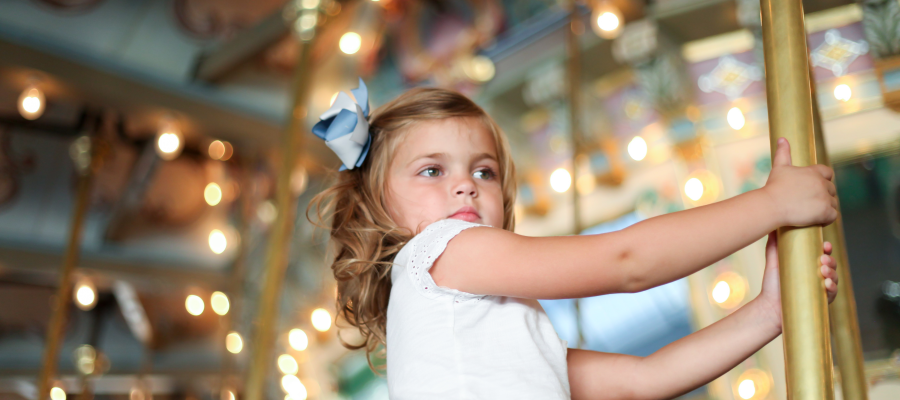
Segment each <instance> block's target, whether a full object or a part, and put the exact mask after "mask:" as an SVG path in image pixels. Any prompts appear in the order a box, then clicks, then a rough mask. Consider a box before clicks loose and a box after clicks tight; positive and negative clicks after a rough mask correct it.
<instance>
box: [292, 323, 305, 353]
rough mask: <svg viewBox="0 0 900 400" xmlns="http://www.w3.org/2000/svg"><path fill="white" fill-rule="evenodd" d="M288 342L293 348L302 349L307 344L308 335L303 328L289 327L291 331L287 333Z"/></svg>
mask: <svg viewBox="0 0 900 400" xmlns="http://www.w3.org/2000/svg"><path fill="white" fill-rule="evenodd" d="M288 343H290V344H291V347H293V348H294V350H297V351H303V350H306V348H307V347H308V346H309V337H308V336H306V332H304V331H303V329H299V328H297V329H291V332H290V333H289V334H288Z"/></svg>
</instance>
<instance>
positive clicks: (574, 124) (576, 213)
mask: <svg viewBox="0 0 900 400" xmlns="http://www.w3.org/2000/svg"><path fill="white" fill-rule="evenodd" d="M567 5H568V7H569V10H568V11H569V26H568V29H566V56H567V57H566V60H567V62H566V83H567V86H568V96H569V134H570V135H571V136H570V138H571V140H572V183H571V186H570V188H571V189H572V231H573V233H574V234H575V235H579V234H581V231H582V230H584V228H583V227H582V226H581V195H580V194H579V193H578V177H579V176H578V172H579V171H578V160H579V157H580V156H581V147H582V143H581V119H580V117H581V47H580V43H579V41H578V37H579V36H581V34H582V33H584V24H583V23H582V22H581V19H580V18H579V13H578V4H576V2H575V0H569V2H568V4H567ZM574 306H575V326H576V330H577V331H578V340H577V342H576V343H575V348H581V346H582V345H583V344H584V335H583V334H582V332H581V329H582V324H581V301H580V300H579V299H575V302H574Z"/></svg>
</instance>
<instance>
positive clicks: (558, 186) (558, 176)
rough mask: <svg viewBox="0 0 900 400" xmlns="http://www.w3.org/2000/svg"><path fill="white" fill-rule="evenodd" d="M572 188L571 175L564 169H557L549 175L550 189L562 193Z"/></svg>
mask: <svg viewBox="0 0 900 400" xmlns="http://www.w3.org/2000/svg"><path fill="white" fill-rule="evenodd" d="M570 186H572V175H571V174H569V171H568V170H567V169H565V168H557V169H556V171H553V173H552V174H550V187H551V188H553V190H554V191H556V192H558V193H564V192H565V191H566V190H569V187H570Z"/></svg>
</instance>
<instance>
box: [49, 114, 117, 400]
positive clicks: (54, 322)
mask: <svg viewBox="0 0 900 400" xmlns="http://www.w3.org/2000/svg"><path fill="white" fill-rule="evenodd" d="M89 126H90V127H89V128H88V131H90V130H95V131H96V132H90V133H92V135H91V136H92V138H91V142H90V143H91V145H90V152H91V161H90V163H89V164H88V165H87V166H86V168H84V169H81V170H78V169H79V168H78V163H76V170H78V186H77V190H76V193H75V205H74V207H73V208H72V223H71V225H69V239H68V242H67V244H66V254H65V256H64V258H63V265H62V270H61V271H60V273H59V287H58V288H57V290H56V296H55V297H54V300H53V314H52V315H51V316H50V323H49V324H48V326H47V336H46V340H45V341H44V342H45V343H46V344H45V346H44V357H43V360H42V366H41V373H40V375H39V376H38V382H37V383H38V400H45V399H47V398H48V396H49V394H50V387H51V386H50V384H51V381H52V380H53V378H54V376H56V365H57V363H58V362H59V351H60V347H62V341H63V336H64V335H65V331H64V328H65V325H66V317H67V315H68V312H69V301H71V299H72V273H73V272H74V271H75V265H76V264H77V263H78V257H79V254H80V250H81V230H82V227H83V226H84V217H85V214H87V209H88V205H89V204H90V200H91V186H92V184H93V181H94V174H95V173H96V172H97V168H98V167H99V165H100V162H101V157H102V156H103V152H104V150H105V149H104V148H103V146H104V143H103V140H102V138H101V133H100V131H99V130H98V128H97V126H96V125H89Z"/></svg>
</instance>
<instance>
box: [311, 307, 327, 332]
mask: <svg viewBox="0 0 900 400" xmlns="http://www.w3.org/2000/svg"><path fill="white" fill-rule="evenodd" d="M312 324H313V328H316V330H317V331H319V332H325V331H327V330H329V329H331V314H330V313H328V311H326V310H325V309H324V308H317V309H316V310H315V311H313V312H312Z"/></svg>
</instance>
